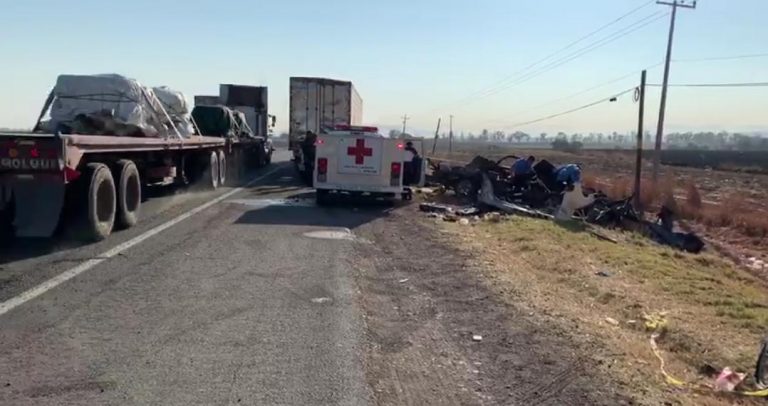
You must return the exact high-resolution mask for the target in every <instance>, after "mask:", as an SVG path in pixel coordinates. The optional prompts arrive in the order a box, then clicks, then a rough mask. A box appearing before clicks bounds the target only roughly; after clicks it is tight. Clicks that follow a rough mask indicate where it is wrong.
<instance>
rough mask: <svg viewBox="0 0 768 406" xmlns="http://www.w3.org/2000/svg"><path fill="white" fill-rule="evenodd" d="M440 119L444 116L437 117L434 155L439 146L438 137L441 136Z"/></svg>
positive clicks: (433, 146) (433, 145) (433, 147)
mask: <svg viewBox="0 0 768 406" xmlns="http://www.w3.org/2000/svg"><path fill="white" fill-rule="evenodd" d="M440 120H442V118H438V119H437V128H436V129H435V141H434V142H433V143H432V155H435V148H436V147H437V137H439V136H440Z"/></svg>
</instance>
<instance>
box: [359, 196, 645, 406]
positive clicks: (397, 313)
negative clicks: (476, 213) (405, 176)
mask: <svg viewBox="0 0 768 406" xmlns="http://www.w3.org/2000/svg"><path fill="white" fill-rule="evenodd" d="M468 231H469V228H467V229H462V230H443V229H441V225H437V224H435V223H433V222H431V221H428V220H426V219H424V218H423V217H422V216H421V215H420V214H418V213H416V212H415V208H414V207H407V208H403V209H400V210H396V211H394V212H393V213H392V214H391V215H390V216H388V217H385V218H382V219H379V220H377V221H375V222H373V223H370V224H368V225H366V226H364V227H361V228H360V229H357V230H355V232H356V233H358V234H359V235H360V236H361V237H363V238H366V239H368V240H370V241H371V242H372V243H371V244H361V245H360V246H359V248H358V252H357V255H356V256H355V257H354V258H350V261H351V263H353V264H355V266H356V267H357V269H358V273H357V275H356V278H357V282H358V288H359V294H358V300H359V301H360V306H361V308H362V309H363V311H364V313H365V322H366V330H367V344H366V348H367V351H366V361H365V362H366V377H367V379H368V382H369V384H370V386H371V388H372V389H373V393H374V397H375V398H374V400H375V402H376V404H380V405H450V404H454V405H471V404H488V405H496V404H498V405H516V404H519V405H528V404H551V405H587V404H589V405H621V404H634V403H638V400H642V399H632V398H630V397H627V396H624V395H623V394H622V393H623V392H624V390H623V389H622V388H621V387H620V385H619V384H618V383H617V382H616V380H615V379H612V378H610V377H609V375H606V374H605V371H606V370H607V371H610V369H611V368H612V365H613V362H614V357H613V356H612V355H611V354H610V350H609V349H604V348H600V349H596V346H595V344H594V343H593V342H591V340H589V339H582V338H581V337H580V338H579V339H576V337H574V335H573V334H572V332H573V328H572V327H573V326H572V325H571V324H570V322H568V323H563V322H562V320H561V318H560V317H557V316H556V315H552V314H549V315H547V314H542V313H541V311H540V309H539V308H538V307H537V306H530V305H529V304H528V303H527V301H526V300H527V297H525V296H522V295H518V293H517V292H518V291H524V290H527V287H526V285H525V282H523V281H520V282H512V283H510V284H500V283H499V282H498V281H497V280H494V279H493V278H489V270H490V269H491V268H489V267H487V266H486V265H487V264H485V263H484V261H485V260H484V259H483V258H484V257H483V256H482V255H476V254H475V253H474V252H473V251H472V250H469V249H463V248H466V247H463V246H462V244H456V245H454V243H455V242H456V241H460V240H461V239H462V238H463V237H462V234H463V233H465V232H468ZM454 233H455V234H454ZM506 265H508V266H512V267H514V266H515V262H514V261H512V260H510V262H508V263H507V264H506ZM536 288H537V289H540V288H541V286H538V287H536ZM542 293H544V292H542ZM555 298H556V296H550V300H553V299H555ZM474 336H481V337H482V339H481V340H477V338H476V337H475V338H473V337H474ZM606 377H608V378H606ZM639 403H645V402H639ZM649 404H658V403H652V402H651V403H649Z"/></svg>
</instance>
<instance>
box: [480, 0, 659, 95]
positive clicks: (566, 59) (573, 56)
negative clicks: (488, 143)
mask: <svg viewBox="0 0 768 406" xmlns="http://www.w3.org/2000/svg"><path fill="white" fill-rule="evenodd" d="M667 15H669V13H664V12H657V13H654V14H651V15H649V16H646V17H645V18H642V19H640V20H638V21H636V22H635V23H633V24H630V25H629V26H627V27H624V28H623V29H621V30H619V31H617V32H615V33H613V34H611V35H609V36H607V37H604V38H602V39H600V40H598V41H596V42H594V43H592V44H590V45H588V46H586V47H584V48H581V49H579V50H577V51H576V52H574V53H571V54H569V55H568V56H566V57H564V58H561V59H558V60H556V61H554V62H552V63H550V64H547V65H545V66H543V67H541V68H540V69H538V70H536V71H534V72H532V73H529V74H526V75H523V76H522V77H520V78H518V80H515V81H512V82H511V83H508V84H506V85H504V86H501V87H498V88H496V89H494V90H492V91H490V92H486V93H485V94H482V95H479V96H478V97H477V98H476V100H479V99H482V98H485V97H489V96H493V95H495V94H498V93H500V92H502V91H505V90H508V89H510V88H512V87H514V86H517V85H520V84H522V83H525V82H527V81H529V80H531V79H533V78H534V77H536V76H539V75H542V74H544V73H547V72H549V71H551V70H553V69H556V68H558V67H560V66H562V65H565V64H566V63H568V62H570V61H572V60H574V59H577V58H579V57H581V56H583V55H585V54H587V53H589V52H592V51H594V50H595V49H598V48H601V47H603V46H605V45H608V44H610V43H612V42H614V41H616V40H618V39H620V38H623V37H625V36H627V35H629V34H631V33H633V32H635V31H637V30H639V29H641V28H643V27H645V26H647V25H649V24H652V23H654V22H655V21H657V20H659V19H661V18H664V17H666V16H667Z"/></svg>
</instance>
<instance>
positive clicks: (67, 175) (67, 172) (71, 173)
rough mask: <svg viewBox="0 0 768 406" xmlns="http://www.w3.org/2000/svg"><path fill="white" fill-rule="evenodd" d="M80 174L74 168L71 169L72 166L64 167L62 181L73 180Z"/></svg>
mask: <svg viewBox="0 0 768 406" xmlns="http://www.w3.org/2000/svg"><path fill="white" fill-rule="evenodd" d="M80 175H81V174H80V172H79V171H77V170H75V169H72V168H70V167H68V166H65V167H64V181H65V182H73V181H75V180H77V178H79V177H80Z"/></svg>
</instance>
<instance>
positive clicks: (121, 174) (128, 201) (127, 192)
mask: <svg viewBox="0 0 768 406" xmlns="http://www.w3.org/2000/svg"><path fill="white" fill-rule="evenodd" d="M113 177H114V178H115V179H117V220H116V222H117V226H118V227H119V228H123V229H125V228H130V227H133V226H135V225H136V223H137V222H138V220H139V208H140V207H141V189H142V187H141V178H140V177H139V170H138V169H137V168H136V164H134V163H133V161H130V160H127V159H121V160H119V161H117V165H116V166H115V170H114V175H113Z"/></svg>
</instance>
